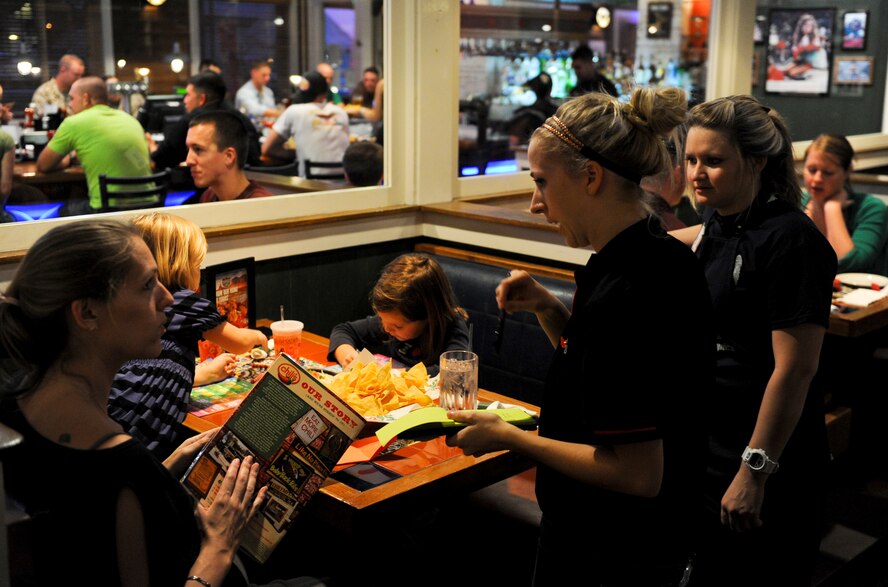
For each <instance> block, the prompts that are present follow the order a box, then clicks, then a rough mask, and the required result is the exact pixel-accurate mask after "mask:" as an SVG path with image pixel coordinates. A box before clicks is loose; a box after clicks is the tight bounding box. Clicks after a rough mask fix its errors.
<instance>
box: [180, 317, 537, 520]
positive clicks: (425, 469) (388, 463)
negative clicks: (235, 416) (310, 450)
mask: <svg viewBox="0 0 888 587" xmlns="http://www.w3.org/2000/svg"><path fill="white" fill-rule="evenodd" d="M328 342H329V341H328V339H326V338H324V337H322V336H318V335H316V334H312V333H309V332H303V335H302V356H303V357H305V358H307V359H311V360H313V361H317V362H321V363H326V364H330V363H329V361H327V360H326V355H327V345H328ZM478 396H479V398H480V399H481V400H483V401H493V400H499V401H502V402H506V403H511V404H519V405H523V406H525V407H527V408H530V409H532V410H534V411H538V410H539V409H538V408H537V407H536V406H532V405H530V404H526V403H524V402H519V401H517V400H513V399H511V398H509V397H506V396H503V395H499V394H496V393H492V392H488V391H485V390H479V392H478ZM233 412H234V409H229V410H225V411H220V412H216V413H213V414H209V415H208V416H205V417H202V418H197V417H195V416H193V415H192V414H188V415H187V416H186V417H185V426H187V427H189V428H191V429H192V430H195V431H203V430H209V429H211V428H214V427H216V426H219V425H221V424H224V422H225V421H227V420H228V418H229V417H230V416H231V414H232V413H233ZM528 434H536V432H529V433H528ZM374 462H376V463H377V464H379V465H381V466H383V467H385V468H387V469H390V470H393V471H395V472H397V473H399V474H401V475H402V476H401V477H399V478H397V479H394V480H392V481H389V482H388V483H385V484H383V485H379V486H377V487H374V488H372V489H368V490H365V491H358V490H357V489H353V488H352V487H349V486H348V485H346V484H344V483H340V482H339V481H336V480H335V479H332V478H328V479H327V480H326V481H325V482H324V485H323V486H322V487H321V490H320V491H319V492H318V493H317V494H316V495H315V496H314V497H313V498H312V500H311V502H309V505H308V507H307V508H306V510H305V513H306V514H309V515H311V516H313V517H317V518H319V519H321V520H322V521H324V522H325V523H329V524H331V525H333V526H335V527H337V528H339V529H340V530H342V531H344V532H346V533H349V534H352V533H354V534H355V535H357V532H358V531H360V530H361V529H362V528H363V529H364V530H365V531H366V529H367V528H368V524H374V523H385V521H386V520H387V519H390V518H391V517H393V516H398V515H402V514H405V513H409V512H413V511H416V510H417V508H422V507H428V505H429V504H435V503H438V502H439V500H441V499H445V498H447V497H449V496H451V495H456V494H467V493H469V492H471V491H475V490H477V489H481V488H483V487H486V486H488V485H492V484H494V483H497V482H498V481H502V480H504V479H507V478H509V477H512V476H513V475H516V474H518V473H522V472H524V471H527V470H529V469H532V468H533V467H534V463H533V462H532V461H531V460H529V459H527V458H525V457H523V456H520V455H517V454H514V453H510V452H508V451H500V452H496V453H491V454H488V455H485V456H483V457H479V458H476V457H468V456H465V455H464V454H463V452H462V451H461V450H460V449H455V448H451V447H448V446H447V445H446V444H445V442H444V438H443V437H440V438H436V439H434V440H430V441H426V442H417V443H413V444H411V445H409V446H406V447H404V448H402V449H400V450H398V451H396V452H394V453H391V454H389V455H385V456H383V457H377V458H376V459H374Z"/></svg>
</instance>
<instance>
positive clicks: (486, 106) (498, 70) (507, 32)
mask: <svg viewBox="0 0 888 587" xmlns="http://www.w3.org/2000/svg"><path fill="white" fill-rule="evenodd" d="M460 8H461V14H460V84H459V97H460V128H459V137H460V141H459V175H460V176H461V177H465V176H473V175H496V174H501V173H509V172H516V171H519V170H521V169H522V168H523V163H524V161H523V156H524V153H525V152H526V144H527V140H528V138H529V135H530V133H531V132H532V131H533V129H534V128H536V127H537V126H539V124H540V123H542V121H543V120H545V118H546V117H548V116H549V115H551V114H552V113H554V108H557V106H558V105H560V104H561V103H562V102H563V101H564V100H565V99H567V98H569V97H571V96H573V95H577V93H578V92H581V91H585V90H584V88H589V87H591V86H593V85H594V86H596V87H599V86H601V87H604V88H605V89H606V90H607V91H609V92H610V93H612V94H614V95H617V96H619V97H620V99H626V100H628V96H629V92H630V91H631V88H632V87H635V86H639V85H661V86H677V87H681V88H684V89H685V90H687V92H688V95H689V98H690V100H692V101H698V100H702V99H703V97H704V95H705V91H706V78H707V76H706V61H707V52H708V47H707V37H708V29H709V17H710V8H711V7H710V1H709V0H685V1H683V2H647V1H638V2H636V1H624V2H612V3H607V4H599V3H594V4H593V3H589V2H580V1H570V0H561V1H556V2H552V1H551V0H534V1H527V0H502V1H499V2H496V3H490V5H487V4H485V5H480V4H469V3H463V4H461V6H460ZM580 47H582V48H583V51H585V55H580V57H579V58H578V59H577V62H576V63H575V62H574V59H573V57H574V55H577V54H576V53H575V51H576V50H577V49H578V48H580ZM578 76H579V79H578Z"/></svg>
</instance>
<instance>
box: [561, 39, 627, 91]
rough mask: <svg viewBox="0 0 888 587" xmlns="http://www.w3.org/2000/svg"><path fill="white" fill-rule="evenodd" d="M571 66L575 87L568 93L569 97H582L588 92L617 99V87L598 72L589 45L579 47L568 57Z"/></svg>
mask: <svg viewBox="0 0 888 587" xmlns="http://www.w3.org/2000/svg"><path fill="white" fill-rule="evenodd" d="M570 60H571V66H572V67H573V70H574V73H575V74H576V75H577V85H576V86H574V89H572V90H571V91H570V97H571V98H574V97H576V96H582V95H583V94H588V93H589V92H602V93H604V94H610V95H611V96H615V97H619V92H617V87H616V86H615V85H614V82H612V81H610V80H609V79H607V77H605V76H604V75H602V73H601V72H600V71H598V64H597V63H595V54H594V53H592V49H590V48H589V45H580V46H579V47H577V48H576V49H575V50H574V52H573V53H571V56H570Z"/></svg>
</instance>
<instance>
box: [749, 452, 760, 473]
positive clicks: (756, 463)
mask: <svg viewBox="0 0 888 587" xmlns="http://www.w3.org/2000/svg"><path fill="white" fill-rule="evenodd" d="M746 462H747V463H748V464H749V468H750V469H755V470H759V469H762V468H764V466H765V457H763V456H762V455H760V454H759V453H757V452H754V453H751V454H750V455H749V457H747V461H746Z"/></svg>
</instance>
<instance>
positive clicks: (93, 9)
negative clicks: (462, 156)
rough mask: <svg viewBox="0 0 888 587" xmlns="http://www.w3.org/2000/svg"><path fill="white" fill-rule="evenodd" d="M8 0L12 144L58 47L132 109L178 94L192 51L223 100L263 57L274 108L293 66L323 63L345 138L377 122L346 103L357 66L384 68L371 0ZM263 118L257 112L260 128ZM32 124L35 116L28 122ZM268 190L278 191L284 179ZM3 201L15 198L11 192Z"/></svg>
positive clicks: (287, 99)
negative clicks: (210, 70)
mask: <svg viewBox="0 0 888 587" xmlns="http://www.w3.org/2000/svg"><path fill="white" fill-rule="evenodd" d="M13 4H14V6H13V5H10V6H8V11H7V12H6V14H5V15H4V16H5V18H4V19H3V21H2V22H0V50H2V51H4V53H5V54H6V55H7V59H5V60H2V61H0V85H2V88H3V97H2V101H3V102H4V103H7V104H9V103H11V106H10V108H11V111H12V114H13V117H14V118H13V119H12V120H11V121H4V122H8V124H9V125H11V127H7V130H10V132H11V134H14V138H16V139H19V140H20V143H19V147H24V146H25V145H24V141H21V135H22V130H23V129H22V127H24V126H25V118H26V113H25V109H26V108H27V107H28V106H29V104H30V102H31V100H32V95H33V92H34V90H35V89H36V88H37V87H38V86H39V85H40V84H42V83H43V82H46V81H47V80H50V79H51V78H52V77H53V76H54V75H55V74H56V73H57V71H58V68H59V58H60V57H61V56H62V55H63V54H66V53H71V54H75V55H78V56H80V57H81V58H82V59H83V60H84V62H85V67H86V71H85V73H86V75H99V76H113V77H115V78H117V80H118V82H119V84H120V85H119V86H118V89H120V90H121V91H122V92H123V93H124V96H123V97H122V98H121V101H122V102H124V103H125V105H124V106H122V109H126V107H127V106H128V107H129V109H130V110H131V111H132V113H133V114H136V111H137V110H138V108H139V106H140V105H141V104H144V103H146V102H151V100H150V96H152V95H153V96H172V95H176V94H178V95H179V96H181V95H182V94H184V91H185V86H186V85H187V80H188V78H189V77H190V76H191V75H192V74H193V73H197V71H198V68H199V65H200V63H201V61H202V60H210V61H212V62H214V63H215V65H216V66H217V67H219V69H220V70H221V75H222V76H223V78H224V79H225V82H226V85H227V88H228V94H227V99H228V100H229V101H230V102H232V103H233V102H234V95H235V93H236V91H237V89H238V88H239V87H241V85H243V84H244V83H245V82H247V81H248V80H249V79H250V69H251V65H252V64H253V63H254V62H256V61H265V62H267V63H268V64H269V66H270V69H271V76H270V79H269V81H268V88H270V89H271V90H272V91H273V92H274V95H275V98H276V101H277V103H278V106H279V107H280V109H281V110H283V108H285V107H286V106H287V105H288V104H290V103H291V102H292V101H294V99H296V97H295V96H296V94H297V93H298V83H299V78H298V76H300V75H301V74H304V73H306V72H308V71H312V70H315V68H316V66H317V65H318V64H321V63H327V64H329V65H330V66H331V68H332V76H331V78H330V87H331V92H330V94H329V96H330V98H331V101H333V102H334V103H336V104H337V105H340V106H342V107H345V108H346V109H347V110H349V114H350V121H349V122H350V129H352V131H353V132H352V136H351V140H352V141H356V140H364V139H368V138H369V139H371V140H372V138H373V136H374V134H375V133H374V130H375V128H376V126H378V125H381V124H382V122H381V121H379V122H378V123H374V122H373V121H370V120H367V119H366V118H365V117H364V116H363V114H366V113H367V110H370V109H372V104H365V105H364V106H367V107H369V108H367V109H365V110H364V111H363V112H362V110H360V109H359V108H349V105H348V102H349V101H350V99H351V96H352V95H354V94H355V93H356V92H357V91H358V89H359V86H360V84H361V82H362V73H363V70H364V69H365V68H366V67H369V66H374V67H375V68H376V69H377V70H378V71H379V77H380V78H381V77H383V75H384V55H383V35H382V31H383V26H382V19H383V10H382V6H383V3H382V2H380V1H375V0H354V1H343V0H329V1H327V2H323V3H321V2H305V1H303V0H265V1H262V0H256V1H252V2H239V1H238V0H187V1H185V0H134V1H130V2H117V1H112V0H64V1H62V0H30V1H27V0H17V1H16V2H15V3H13ZM146 96H147V97H149V99H146ZM171 103H172V102H171ZM179 108H180V109H181V106H179ZM167 114H173V113H172V111H171V112H170V113H167ZM263 122H264V127H265V128H263V125H262V124H261V123H263ZM271 123H272V120H270V119H266V120H257V125H259V127H260V128H259V130H260V132H261V133H263V134H266V133H267V132H268V131H267V127H268V126H270V125H271ZM40 124H41V121H40V120H38V121H37V128H38V130H39V127H40ZM50 128H52V127H51V126H50ZM378 134H379V135H380V136H381V134H382V133H381V132H380V133H378ZM35 146H36V148H33V147H32V148H31V149H30V150H29V149H25V148H20V149H19V150H18V152H17V160H19V161H21V162H23V163H27V162H28V161H31V162H33V160H34V159H35V151H39V149H40V148H41V147H42V145H40V144H38V145H35ZM341 185H342V186H343V187H345V186H344V184H341ZM42 187H43V186H42V185H40V186H37V188H36V189H38V190H39V189H41V188H42ZM334 187H335V186H334ZM52 189H55V190H56V191H55V192H54V193H52V194H50V197H48V198H47V199H50V200H52V199H54V198H55V196H59V195H60V192H59V190H60V189H62V188H59V187H58V186H55V187H54V188H52ZM275 191H276V193H285V192H286V188H282V189H280V190H275ZM30 193H31V194H34V193H35V192H33V191H31V192H30ZM10 203H11V204H16V203H22V202H16V201H15V198H14V197H13V199H12V200H11V201H10ZM24 217H25V216H17V217H16V219H20V218H24ZM43 217H44V218H46V217H47V216H43Z"/></svg>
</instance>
